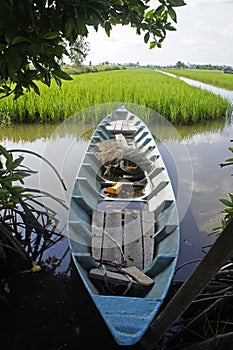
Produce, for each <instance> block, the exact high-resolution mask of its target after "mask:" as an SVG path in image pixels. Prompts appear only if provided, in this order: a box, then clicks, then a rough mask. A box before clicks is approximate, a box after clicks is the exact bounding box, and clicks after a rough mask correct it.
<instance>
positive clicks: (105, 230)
mask: <svg viewBox="0 0 233 350" xmlns="http://www.w3.org/2000/svg"><path fill="white" fill-rule="evenodd" d="M155 223H156V221H155V217H154V213H153V212H147V211H141V210H135V209H124V210H109V211H101V210H95V211H93V219H92V233H93V238H92V256H93V257H94V258H95V259H96V260H99V261H109V262H111V263H112V264H114V263H116V264H121V263H123V262H124V259H126V261H127V264H126V265H127V266H136V267H137V268H138V269H140V270H142V269H144V268H146V267H147V266H148V265H149V264H150V263H151V261H152V260H153V254H154V239H153V238H152V235H153V234H154V232H155Z"/></svg>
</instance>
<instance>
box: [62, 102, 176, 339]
mask: <svg viewBox="0 0 233 350" xmlns="http://www.w3.org/2000/svg"><path fill="white" fill-rule="evenodd" d="M68 231H69V241H70V247H71V252H72V257H73V260H74V262H75V265H76V267H77V270H78V272H79V274H80V276H81V278H82V280H83V282H84V285H85V287H86V288H87V290H88V292H89V293H90V295H91V297H92V299H93V301H94V303H95V305H96V307H97V308H98V310H99V312H100V313H101V315H102V317H103V319H104V320H105V322H106V324H107V326H108V327H109V329H110V331H111V333H112V335H113V337H114V338H115V340H116V342H117V343H118V344H120V345H132V344H135V343H137V342H138V341H139V340H140V339H141V338H142V336H143V334H144V333H145V332H146V330H147V328H148V327H149V325H150V323H151V321H152V320H153V318H154V317H155V315H156V314H157V312H158V311H159V308H160V306H161V305H162V303H163V300H164V298H165V296H166V294H167V291H168V288H169V285H170V283H171V280H172V278H173V274H174V270H175V266H176V261H177V257H178V251H179V223H178V216H177V208H176V201H175V197H174V193H173V189H172V185H171V182H170V179H169V177H168V173H167V171H166V168H165V165H164V163H163V160H162V158H161V155H160V153H159V150H158V148H157V145H156V143H155V141H154V139H153V137H152V135H151V133H150V131H149V129H148V128H147V126H146V125H145V124H144V123H143V122H142V121H141V120H140V119H139V118H138V117H137V116H135V115H133V114H132V113H130V112H129V111H128V110H126V109H125V107H124V106H120V107H119V108H118V109H117V110H115V111H114V112H112V113H111V114H110V115H108V116H107V117H106V118H104V119H103V120H102V121H101V122H100V124H99V125H98V127H97V129H96V130H95V132H94V134H93V136H92V138H91V140H90V143H89V147H88V149H87V152H86V153H85V156H84V159H83V162H82V164H81V167H80V169H79V172H78V175H77V178H76V181H75V184H74V188H73V192H72V196H71V202H70V212H69V218H68Z"/></svg>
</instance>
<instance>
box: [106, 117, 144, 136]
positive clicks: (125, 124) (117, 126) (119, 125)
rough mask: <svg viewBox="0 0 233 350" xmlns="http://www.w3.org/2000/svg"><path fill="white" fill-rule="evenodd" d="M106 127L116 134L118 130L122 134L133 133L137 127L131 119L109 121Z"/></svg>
mask: <svg viewBox="0 0 233 350" xmlns="http://www.w3.org/2000/svg"><path fill="white" fill-rule="evenodd" d="M106 129H107V130H108V131H110V132H111V133H113V134H118V133H119V132H121V133H122V134H133V133H134V132H135V131H136V130H137V129H138V127H137V126H136V125H134V124H133V123H132V122H131V121H127V120H117V121H112V122H110V123H109V125H106Z"/></svg>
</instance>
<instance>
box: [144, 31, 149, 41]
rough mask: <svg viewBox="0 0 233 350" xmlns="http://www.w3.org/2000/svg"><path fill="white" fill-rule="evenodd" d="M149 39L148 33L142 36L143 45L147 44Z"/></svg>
mask: <svg viewBox="0 0 233 350" xmlns="http://www.w3.org/2000/svg"><path fill="white" fill-rule="evenodd" d="M149 39H150V33H149V32H147V33H146V34H145V35H144V42H145V43H148V41H149Z"/></svg>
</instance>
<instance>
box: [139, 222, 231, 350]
mask: <svg viewBox="0 0 233 350" xmlns="http://www.w3.org/2000/svg"><path fill="white" fill-rule="evenodd" d="M232 232H233V219H231V220H230V221H229V222H228V224H227V226H226V227H225V228H224V229H223V231H222V233H221V234H220V235H219V237H218V238H217V239H216V241H215V243H214V244H213V245H212V247H211V248H210V249H209V251H208V253H207V254H206V255H205V256H204V258H203V259H202V261H201V262H200V264H199V265H198V266H197V268H196V269H195V270H194V272H193V273H192V274H191V276H190V277H189V278H188V279H187V280H186V281H185V283H184V284H183V285H182V287H181V288H180V289H179V290H178V292H177V293H176V294H175V296H174V297H173V298H172V299H171V301H170V302H169V303H168V304H167V306H166V307H165V308H164V309H163V310H162V312H161V313H160V314H159V316H158V317H157V318H156V319H155V320H154V321H153V323H152V324H151V326H150V328H149V330H148V331H147V333H146V334H145V335H144V337H143V338H142V340H141V344H142V346H143V347H144V348H145V349H146V350H151V349H159V346H158V343H159V341H160V339H161V338H162V337H163V335H164V334H165V332H166V331H167V330H168V329H169V328H170V327H171V326H172V325H173V323H174V322H175V321H176V319H177V318H178V317H179V316H180V315H182V314H183V312H184V311H185V310H186V309H187V308H188V306H189V305H190V304H191V302H192V301H193V300H194V299H195V298H196V297H197V296H198V295H199V294H200V293H201V291H202V290H203V289H204V288H205V286H206V285H207V284H208V283H209V281H210V280H211V279H212V278H213V277H214V276H215V275H216V274H217V272H218V271H219V270H220V268H221V267H222V266H223V265H224V264H225V263H226V262H227V261H228V260H229V259H230V258H231V257H232V256H233V245H232Z"/></svg>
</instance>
